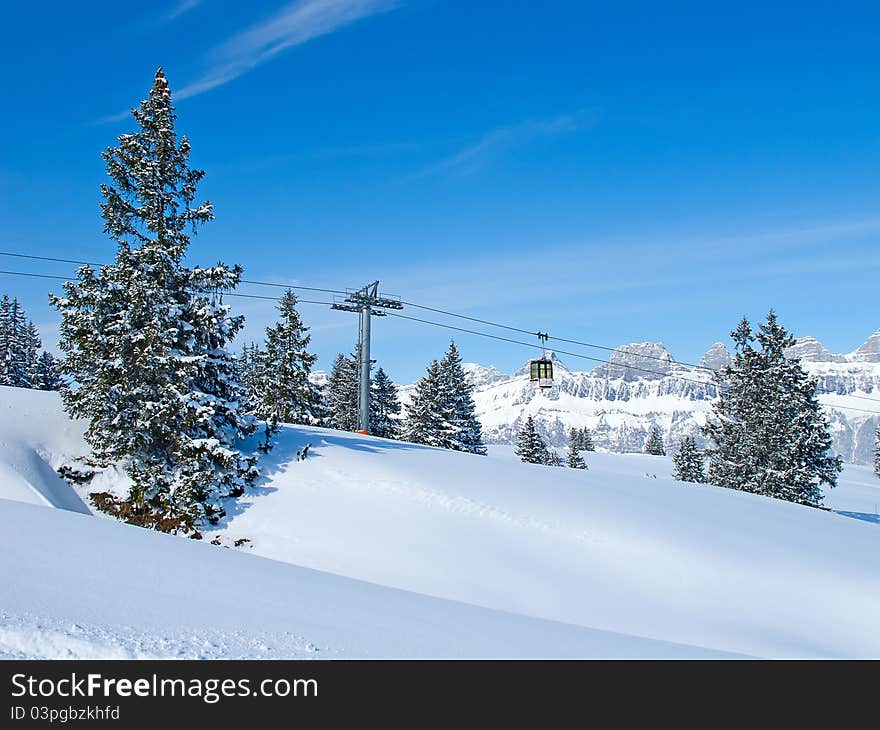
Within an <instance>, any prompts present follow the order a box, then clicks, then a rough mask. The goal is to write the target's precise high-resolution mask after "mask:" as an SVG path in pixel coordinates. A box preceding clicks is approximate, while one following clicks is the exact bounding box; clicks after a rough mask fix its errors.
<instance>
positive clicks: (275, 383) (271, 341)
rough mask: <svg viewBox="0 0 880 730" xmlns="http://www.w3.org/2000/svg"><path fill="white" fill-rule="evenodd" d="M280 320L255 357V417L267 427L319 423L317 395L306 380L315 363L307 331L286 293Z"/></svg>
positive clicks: (292, 296)
mask: <svg viewBox="0 0 880 730" xmlns="http://www.w3.org/2000/svg"><path fill="white" fill-rule="evenodd" d="M278 312H279V313H280V315H281V316H280V318H279V320H278V322H277V323H276V324H275V325H273V326H272V327H267V328H266V343H265V347H264V349H263V350H262V351H261V352H260V353H259V354H258V355H257V362H258V373H257V374H256V378H255V385H256V399H255V400H256V403H255V408H254V414H255V415H256V416H257V418H259V419H260V420H263V421H266V422H267V423H270V424H273V425H275V424H278V423H305V424H311V425H315V424H317V423H319V422H320V413H321V410H320V403H319V399H318V395H319V394H318V392H317V389H316V388H315V386H314V385H313V384H312V383H311V381H310V380H309V374H310V373H311V371H312V365H314V364H315V361H316V360H317V359H318V356H317V355H313V354H312V353H310V352H309V351H308V345H309V342H310V341H311V336H310V335H309V333H308V332H309V330H308V327H306V326H305V325H304V324H303V322H302V320H301V319H300V316H299V312H297V310H296V297H295V296H294V294H293V292H292V291H291V290H290V289H288V290H287V291H286V292H284V294H283V295H282V296H281V299H280V301H279V303H278Z"/></svg>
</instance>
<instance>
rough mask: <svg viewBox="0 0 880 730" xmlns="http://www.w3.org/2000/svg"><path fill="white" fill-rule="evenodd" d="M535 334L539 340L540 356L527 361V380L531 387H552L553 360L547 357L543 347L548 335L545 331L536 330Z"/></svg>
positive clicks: (542, 388) (543, 388)
mask: <svg viewBox="0 0 880 730" xmlns="http://www.w3.org/2000/svg"><path fill="white" fill-rule="evenodd" d="M536 334H537V336H538V339H539V340H540V341H541V357H540V358H539V359H537V360H532V361H531V362H530V363H529V380H530V381H531V383H532V387H534V388H540V389H541V390H547V389H548V388H552V387H553V362H552V361H551V360H550V358H549V357H547V352H546V350H545V349H544V344H545V343H546V342H547V337H548V335H547V333H546V332H537V333H536Z"/></svg>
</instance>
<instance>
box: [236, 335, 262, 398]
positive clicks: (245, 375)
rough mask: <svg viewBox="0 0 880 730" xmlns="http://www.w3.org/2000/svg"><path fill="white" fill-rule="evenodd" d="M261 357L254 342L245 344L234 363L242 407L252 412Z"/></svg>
mask: <svg viewBox="0 0 880 730" xmlns="http://www.w3.org/2000/svg"><path fill="white" fill-rule="evenodd" d="M261 368H262V358H261V353H260V348H259V347H258V346H257V343H256V342H251V343H250V344H249V345H247V344H246V345H245V346H244V347H243V348H242V350H241V355H239V356H238V359H237V360H236V364H235V371H236V378H237V379H238V382H239V383H240V384H241V387H242V391H243V394H242V401H241V403H242V409H243V410H244V411H245V413H251V414H253V413H254V412H255V411H256V410H257V398H258V392H259V382H260V380H261V378H262V372H261Z"/></svg>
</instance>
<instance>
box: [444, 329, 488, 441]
mask: <svg viewBox="0 0 880 730" xmlns="http://www.w3.org/2000/svg"><path fill="white" fill-rule="evenodd" d="M440 373H441V382H440V401H441V407H442V409H443V412H444V417H445V419H446V424H447V425H446V435H445V438H444V447H445V448H447V449H453V450H454V451H466V452H468V453H470V454H480V455H481V456H482V455H485V454H486V447H485V446H483V427H482V425H481V424H480V421H479V419H478V418H477V416H476V412H475V411H476V406H475V405H474V386H473V385H472V384H471V383H469V382H468V380H467V376H466V375H465V372H464V368H463V367H462V364H461V355H460V354H459V352H458V348H457V347H456V346H455V342H454V341H451V342H450V343H449V348H448V349H447V350H446V355H445V356H444V357H443V360H441V361H440Z"/></svg>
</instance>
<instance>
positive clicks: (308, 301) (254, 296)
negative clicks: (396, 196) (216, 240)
mask: <svg viewBox="0 0 880 730" xmlns="http://www.w3.org/2000/svg"><path fill="white" fill-rule="evenodd" d="M0 274H5V275H7V276H29V277H32V278H35V279H54V280H56V281H70V277H69V276H57V275H55V274H34V273H32V272H28V271H7V270H4V269H0ZM195 291H196V292H197V293H199V294H209V293H210V292H203V291H198V290H195ZM218 294H221V295H222V296H224V297H242V298H244V299H269V300H271V301H273V302H280V301H281V299H280V298H279V297H267V296H263V295H261V294H240V293H238V292H218ZM296 302H297V304H323V305H324V306H326V307H329V306H331V305H332V304H333V302H322V301H318V300H315V299H299V298H297V300H296Z"/></svg>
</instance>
